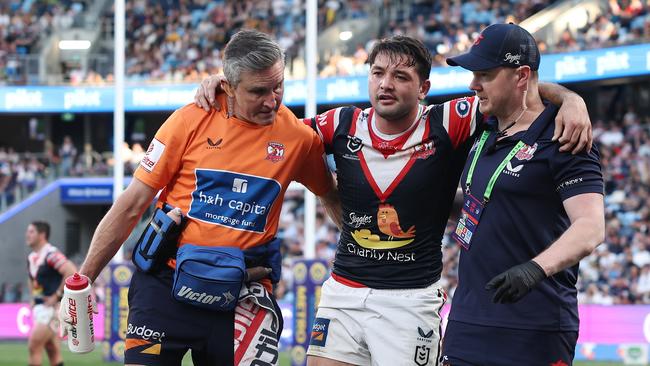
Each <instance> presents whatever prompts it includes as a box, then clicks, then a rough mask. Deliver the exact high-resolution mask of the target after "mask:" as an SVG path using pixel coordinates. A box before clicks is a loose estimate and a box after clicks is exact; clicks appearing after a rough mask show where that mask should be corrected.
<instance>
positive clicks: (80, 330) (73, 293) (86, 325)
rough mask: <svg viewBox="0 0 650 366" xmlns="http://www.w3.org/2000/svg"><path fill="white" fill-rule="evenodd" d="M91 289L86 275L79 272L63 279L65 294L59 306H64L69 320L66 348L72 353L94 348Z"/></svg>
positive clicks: (84, 351)
mask: <svg viewBox="0 0 650 366" xmlns="http://www.w3.org/2000/svg"><path fill="white" fill-rule="evenodd" d="M91 291H92V290H91V287H90V281H89V280H88V277H86V276H81V275H80V274H79V273H75V274H74V275H72V276H70V277H68V278H66V280H65V287H64V288H63V292H64V293H65V296H64V297H63V298H64V301H63V302H62V303H61V306H65V312H66V314H67V315H68V316H69V317H70V320H71V321H70V323H69V324H68V348H69V349H70V351H72V352H74V353H86V352H90V351H92V350H93V349H95V328H94V326H93V303H92V294H91Z"/></svg>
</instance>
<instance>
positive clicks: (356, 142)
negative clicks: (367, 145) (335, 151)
mask: <svg viewBox="0 0 650 366" xmlns="http://www.w3.org/2000/svg"><path fill="white" fill-rule="evenodd" d="M362 147H363V141H361V139H360V138H358V137H356V136H350V135H348V150H350V152H353V153H355V152H358V151H359V150H361V148H362Z"/></svg>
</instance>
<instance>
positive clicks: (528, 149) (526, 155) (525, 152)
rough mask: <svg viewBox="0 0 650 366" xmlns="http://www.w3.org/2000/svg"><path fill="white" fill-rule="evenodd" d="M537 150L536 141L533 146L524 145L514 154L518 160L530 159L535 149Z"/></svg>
mask: <svg viewBox="0 0 650 366" xmlns="http://www.w3.org/2000/svg"><path fill="white" fill-rule="evenodd" d="M536 150H537V143H535V145H533V146H528V145H524V146H523V147H522V148H521V149H520V150H519V151H518V152H517V155H515V158H517V159H518V160H519V161H524V160H530V159H532V158H533V155H534V154H535V151H536Z"/></svg>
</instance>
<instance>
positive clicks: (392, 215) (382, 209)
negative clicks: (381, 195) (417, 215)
mask: <svg viewBox="0 0 650 366" xmlns="http://www.w3.org/2000/svg"><path fill="white" fill-rule="evenodd" d="M377 224H378V225H379V231H381V232H382V233H384V234H386V235H388V240H393V238H400V239H406V238H412V237H414V236H415V225H413V226H411V227H410V228H409V229H408V230H406V232H404V231H402V227H401V226H400V225H399V216H398V215H397V211H396V210H395V207H393V206H391V205H389V204H381V205H379V211H377Z"/></svg>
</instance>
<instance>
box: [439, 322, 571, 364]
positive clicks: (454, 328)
mask: <svg viewBox="0 0 650 366" xmlns="http://www.w3.org/2000/svg"><path fill="white" fill-rule="evenodd" d="M577 340H578V332H575V331H574V332H553V331H538V330H524V329H511V328H500V327H487V326H481V325H474V324H468V323H463V322H457V321H451V320H450V321H449V323H448V324H447V330H446V331H445V335H444V338H443V339H442V360H441V361H442V362H441V364H442V365H451V366H466V365H481V366H491V365H495V366H497V365H498V366H506V365H517V366H521V365H530V366H533V365H540V366H542V365H543V366H549V365H557V366H568V365H572V364H573V356H574V355H575V349H576V342H577Z"/></svg>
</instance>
